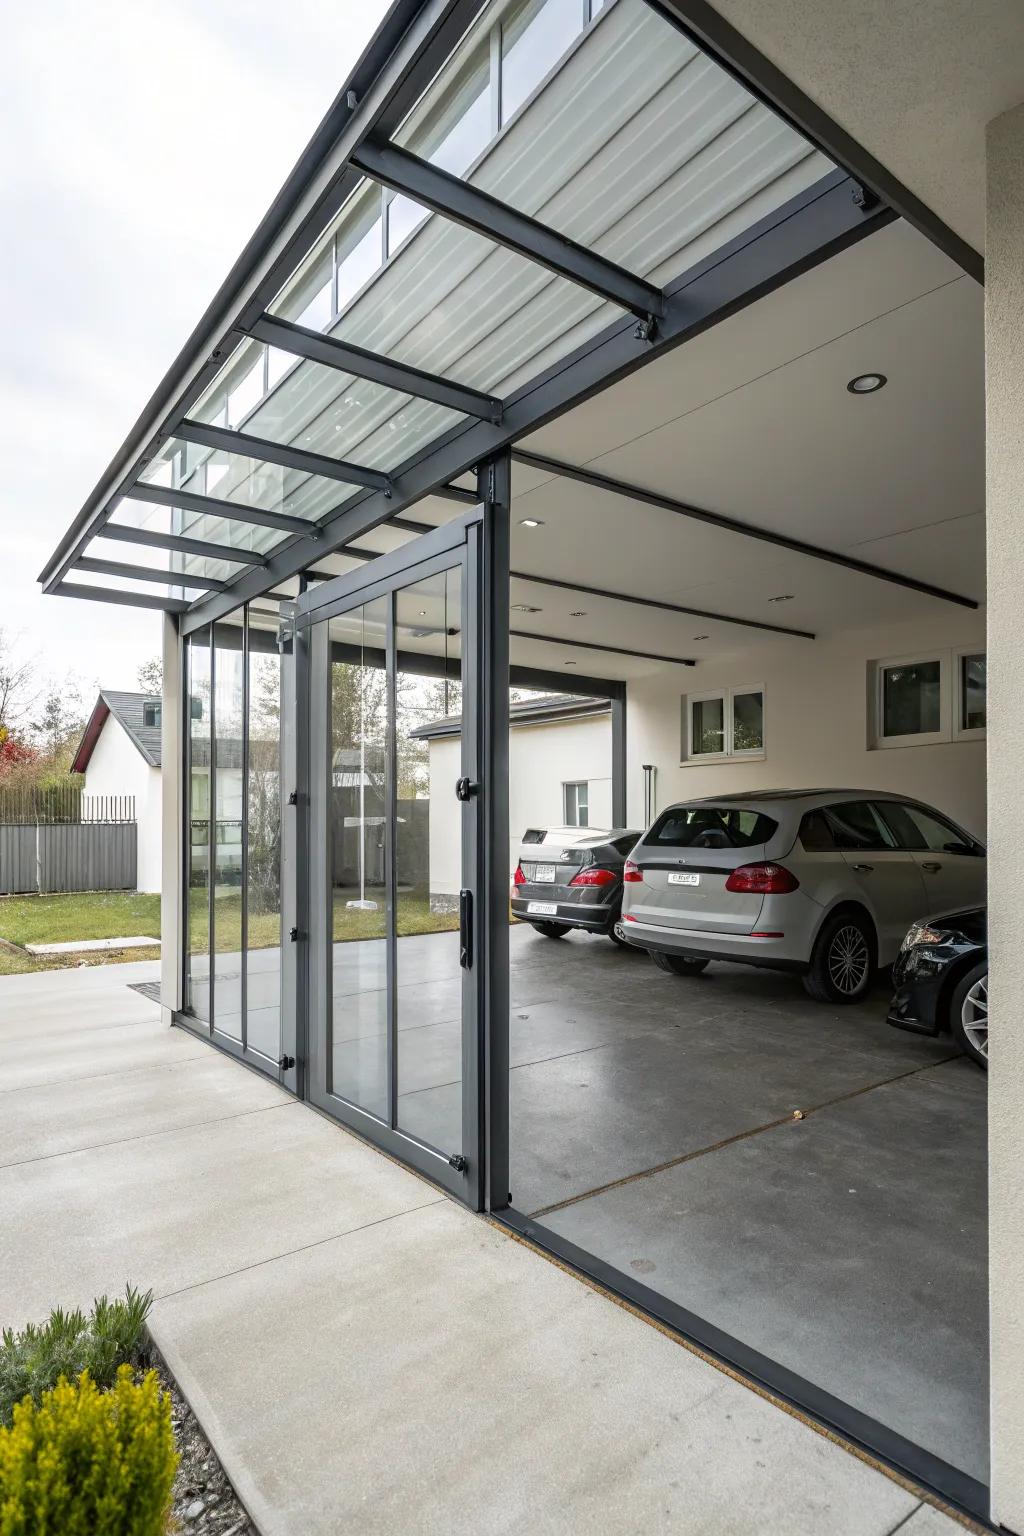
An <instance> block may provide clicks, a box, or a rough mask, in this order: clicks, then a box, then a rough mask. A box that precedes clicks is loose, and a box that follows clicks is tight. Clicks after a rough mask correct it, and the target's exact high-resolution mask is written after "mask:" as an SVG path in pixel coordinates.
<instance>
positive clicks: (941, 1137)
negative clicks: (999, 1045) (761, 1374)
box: [511, 928, 988, 1481]
mask: <svg viewBox="0 0 1024 1536" xmlns="http://www.w3.org/2000/svg"><path fill="white" fill-rule="evenodd" d="M512 951H513V957H514V958H513V973H512V991H513V1007H512V1021H511V1023H512V1040H513V1063H514V1066H513V1071H512V1089H511V1095H512V1137H511V1156H512V1179H511V1183H512V1196H513V1203H514V1205H515V1206H516V1208H517V1209H519V1210H520V1211H523V1212H524V1213H530V1214H535V1215H537V1216H538V1217H539V1219H540V1222H541V1224H542V1225H543V1226H546V1227H548V1228H550V1229H551V1230H552V1231H554V1232H557V1233H559V1234H561V1235H562V1236H564V1237H566V1238H568V1239H570V1240H571V1241H572V1242H573V1243H575V1244H577V1245H578V1246H579V1247H580V1248H583V1249H585V1250H587V1251H588V1252H590V1253H592V1254H595V1255H597V1256H599V1257H600V1258H602V1259H605V1260H606V1261H608V1262H610V1263H612V1264H614V1265H615V1267H616V1268H618V1269H620V1270H623V1271H625V1272H626V1273H630V1274H633V1275H636V1276H638V1277H640V1278H642V1280H643V1282H644V1283H645V1284H646V1285H648V1286H650V1287H652V1288H653V1289H655V1290H658V1291H660V1292H661V1293H662V1294H663V1295H665V1296H667V1297H669V1298H671V1299H672V1300H673V1301H676V1302H678V1303H679V1304H681V1305H683V1306H685V1307H687V1308H688V1309H690V1310H691V1311H693V1312H695V1313H697V1315H698V1316H700V1317H703V1318H704V1319H706V1320H707V1321H709V1322H712V1323H714V1324H715V1325H717V1326H718V1327H720V1328H723V1329H725V1330H726V1332H728V1333H731V1334H733V1335H734V1336H735V1337H736V1338H738V1339H741V1340H742V1341H743V1342H744V1343H745V1344H748V1345H750V1346H752V1347H753V1348H755V1349H757V1350H760V1351H761V1352H762V1353H763V1354H765V1355H768V1356H769V1357H770V1358H771V1359H773V1360H775V1361H776V1362H778V1363H780V1364H782V1365H785V1366H787V1367H788V1368H790V1369H791V1370H794V1371H796V1372H798V1373H799V1374H800V1375H801V1376H803V1377H804V1378H806V1379H807V1380H810V1381H812V1382H814V1383H816V1384H817V1385H819V1386H822V1387H825V1388H826V1389H827V1390H829V1391H830V1392H832V1393H833V1394H834V1395H836V1396H838V1397H841V1398H842V1399H844V1400H845V1401H846V1402H847V1403H849V1404H851V1405H852V1406H854V1407H857V1408H859V1409H861V1410H863V1411H864V1412H866V1413H868V1414H870V1415H871V1416H872V1417H874V1418H875V1419H877V1420H880V1421H881V1422H882V1423H884V1424H887V1425H889V1426H891V1427H892V1428H895V1429H898V1430H899V1432H900V1433H901V1434H903V1435H905V1436H906V1437H907V1438H909V1439H911V1440H914V1441H916V1442H917V1443H918V1444H919V1445H922V1446H923V1447H925V1448H926V1449H927V1450H929V1451H932V1452H933V1453H934V1454H936V1455H938V1456H940V1457H942V1458H943V1459H944V1460H945V1461H948V1462H950V1463H951V1464H952V1465H954V1466H957V1467H959V1468H961V1469H962V1470H963V1471H966V1472H968V1473H970V1474H971V1475H972V1476H974V1477H976V1478H978V1479H979V1480H981V1481H987V1475H988V1423H987V1401H988V1398H987V1354H988V1332H987V1280H986V1270H985V1256H986V1247H987V1221H986V1183H985V1176H986V1149H985V1141H986V1081H985V1077H984V1074H983V1073H981V1072H980V1071H979V1070H978V1069H977V1068H976V1067H975V1066H974V1065H973V1063H971V1062H969V1061H968V1060H966V1059H965V1058H964V1057H961V1056H958V1055H957V1054H956V1053H955V1050H954V1048H953V1047H952V1046H951V1044H950V1042H949V1040H948V1039H939V1040H929V1039H927V1038H923V1037H919V1036H915V1035H908V1034H905V1033H902V1032H900V1031H898V1030H894V1029H891V1028H890V1027H889V1026H888V1025H887V1024H886V1022H885V1011H886V1004H887V1002H888V991H887V989H886V988H885V986H884V985H880V986H879V988H878V989H877V990H876V991H875V992H874V993H873V994H872V996H871V997H870V999H869V1000H868V1001H867V1002H865V1003H863V1004H861V1005H858V1006H856V1007H853V1008H843V1009H836V1010H832V1009H829V1008H826V1007H822V1006H821V1005H820V1004H816V1003H814V1002H812V1001H811V1000H810V999H809V998H808V997H807V996H806V994H805V993H804V991H803V988H802V986H801V984H800V981H799V978H794V977H792V976H787V975H783V974H780V973H773V972H769V971H757V970H753V969H751V968H749V967H743V966H725V965H722V966H716V965H712V966H710V967H709V968H708V970H707V971H706V972H705V973H704V974H703V975H702V976H699V977H693V978H683V977H675V976H669V975H665V974H664V973H663V972H661V971H658V970H657V969H656V968H655V967H654V966H653V965H652V963H651V962H650V961H649V959H648V958H647V957H646V956H645V955H643V954H641V953H638V952H635V951H625V950H617V949H616V948H615V947H614V946H613V945H612V944H611V943H610V941H608V940H602V939H593V938H590V937H587V936H583V935H573V936H571V937H567V938H565V939H561V940H558V941H552V940H550V939H545V938H543V937H541V936H540V935H538V934H535V933H532V932H530V931H529V930H528V929H527V928H517V929H516V930H514V931H513V934H512ZM797 1110H800V1111H802V1112H803V1114H804V1116H805V1118H802V1119H795V1118H793V1115H794V1111H797Z"/></svg>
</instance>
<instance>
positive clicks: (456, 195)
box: [352, 139, 665, 320]
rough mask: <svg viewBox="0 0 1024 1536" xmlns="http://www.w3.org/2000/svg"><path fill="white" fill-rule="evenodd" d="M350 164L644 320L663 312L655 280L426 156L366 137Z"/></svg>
mask: <svg viewBox="0 0 1024 1536" xmlns="http://www.w3.org/2000/svg"><path fill="white" fill-rule="evenodd" d="M352 164H353V165H356V166H358V167H359V169H360V170H362V171H365V172H366V174H367V175H368V176H372V177H373V178H374V180H375V181H379V182H382V183H383V185H384V186H386V187H390V188H391V189H392V190H393V191H395V192H401V193H403V194H404V195H405V196H406V197H411V198H413V199H414V200H415V201H416V202H417V203H422V204H423V205H424V207H426V208H431V209H432V210H433V211H434V212H435V213H439V214H440V215H441V216H442V217H443V218H446V219H451V220H453V221H454V222H455V223H456V224H463V225H465V227H466V228H467V229H471V230H473V231H475V233H476V234H478V235H483V236H484V237H485V239H487V240H496V241H497V242H498V244H499V245H503V246H505V247H507V249H508V250H511V251H517V252H518V253H519V255H520V256H525V257H526V258H527V260H529V261H534V262H537V263H538V264H539V265H540V266H542V267H547V268H548V270H549V271H550V272H556V273H557V274H558V276H559V277H565V278H568V279H569V281H570V282H572V283H578V284H579V285H580V286H581V287H583V288H589V289H590V291H591V292H592V293H596V294H598V295H599V296H600V297H601V298H602V299H608V300H610V301H611V303H613V304H620V305H621V306H622V308H623V309H630V310H632V311H633V313H634V314H636V315H639V316H640V318H641V319H642V320H652V319H653V320H657V319H660V317H661V316H662V315H663V314H664V313H665V296H664V294H663V293H662V292H661V289H660V288H656V287H655V286H654V284H653V283H648V282H645V281H644V279H643V278H641V277H634V276H633V274H632V272H627V271H626V270H625V268H624V267H618V266H616V265H615V263H614V262H612V261H607V260H606V259H605V258H604V257H603V256H598V255H597V254H596V252H594V251H591V250H588V249H587V248H586V246H583V245H577V243H576V241H575V240H570V239H569V237H568V236H567V235H560V234H559V233H558V231H557V230H554V229H551V228H550V227H549V226H548V225H546V224H541V223H540V222H539V221H538V220H537V219H533V218H531V217H530V216H529V215H528V214H525V213H519V212H517V211H516V209H514V208H510V207H509V205H508V204H507V203H503V202H500V201H499V199H498V198H496V197H492V196H491V194H490V193H489V192H482V191H481V190H480V188H479V187H474V186H471V185H470V183H469V182H468V181H462V180H461V179H460V178H459V177H458V176H452V175H450V174H449V173H448V172H447V171H442V170H440V169H439V168H438V167H437V166H436V165H431V164H430V162H429V161H428V160H421V159H420V158H419V156H418V155H411V154H410V153H409V151H408V150H406V149H399V147H398V145H397V144H383V143H380V142H378V141H377V140H373V139H367V140H366V141H365V142H364V143H363V144H361V145H360V146H359V148H358V149H357V150H356V152H355V154H354V155H353V156H352Z"/></svg>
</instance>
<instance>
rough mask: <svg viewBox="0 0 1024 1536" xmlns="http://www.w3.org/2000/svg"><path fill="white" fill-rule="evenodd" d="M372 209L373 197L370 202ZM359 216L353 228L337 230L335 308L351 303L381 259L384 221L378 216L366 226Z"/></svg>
mask: <svg viewBox="0 0 1024 1536" xmlns="http://www.w3.org/2000/svg"><path fill="white" fill-rule="evenodd" d="M371 206H372V208H373V209H374V211H376V208H377V206H378V204H377V202H376V200H375V201H374V203H373V204H372V205H371ZM365 223H366V220H365V218H364V219H360V220H359V221H358V223H356V224H355V225H354V226H353V227H351V228H349V229H346V230H344V231H342V230H339V231H338V309H339V310H342V309H344V308H345V305H346V304H349V303H351V301H352V300H353V299H354V298H355V296H356V294H357V293H358V292H359V290H360V288H362V287H363V285H364V284H365V283H368V282H369V280H370V278H371V277H372V276H373V274H374V273H375V272H376V271H377V270H378V268H379V267H380V265H381V262H382V261H383V260H384V236H383V222H382V220H381V218H380V217H379V215H378V216H377V217H376V218H374V219H372V220H371V221H370V224H369V228H366V229H365V232H363V231H364V226H365Z"/></svg>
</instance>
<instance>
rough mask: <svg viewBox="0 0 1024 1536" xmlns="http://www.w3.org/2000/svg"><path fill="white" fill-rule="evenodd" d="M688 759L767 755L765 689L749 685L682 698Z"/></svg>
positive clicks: (683, 739) (683, 745) (686, 755)
mask: <svg viewBox="0 0 1024 1536" xmlns="http://www.w3.org/2000/svg"><path fill="white" fill-rule="evenodd" d="M681 756H682V759H683V761H684V762H686V761H687V760H689V759H692V760H695V761H706V760H710V759H712V758H735V757H763V756H764V689H763V688H762V687H761V686H760V685H757V686H753V685H748V686H745V687H743V688H723V689H719V690H718V691H717V692H715V693H700V694H690V695H689V697H688V698H685V699H684V700H683V731H682V752H681Z"/></svg>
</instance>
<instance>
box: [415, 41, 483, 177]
mask: <svg viewBox="0 0 1024 1536" xmlns="http://www.w3.org/2000/svg"><path fill="white" fill-rule="evenodd" d="M492 130H493V114H492V105H491V68H490V39H489V38H488V37H484V38H478V39H477V40H476V42H475V43H473V44H472V45H471V46H470V48H469V52H468V53H467V55H466V57H465V58H464V59H461V60H459V59H458V55H456V59H455V60H452V61H449V64H448V65H447V66H446V69H445V70H444V71H443V72H442V76H441V77H440V78H439V79H438V81H437V82H436V84H435V88H434V89H432V90H431V91H430V92H428V94H427V96H426V97H425V98H424V100H423V101H422V102H420V104H419V105H418V106H417V107H416V109H415V110H414V111H413V112H412V113H411V114H410V116H409V117H408V118H407V120H406V121H405V122H404V123H403V124H402V127H401V129H400V130H399V132H398V133H397V134H396V136H395V137H396V143H399V144H401V145H402V147H403V148H404V149H408V150H409V151H410V152H411V153H412V154H414V155H418V156H419V157H420V159H421V160H429V161H430V162H431V164H432V165H437V166H440V168H441V170H443V171H448V172H449V173H450V174H451V175H452V176H462V175H464V174H465V172H466V171H467V170H468V169H469V167H470V166H471V165H472V164H473V161H474V160H476V159H477V158H478V156H479V155H481V154H482V153H483V151H484V149H485V148H486V147H487V144H488V142H489V141H490V139H491V137H492Z"/></svg>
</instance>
